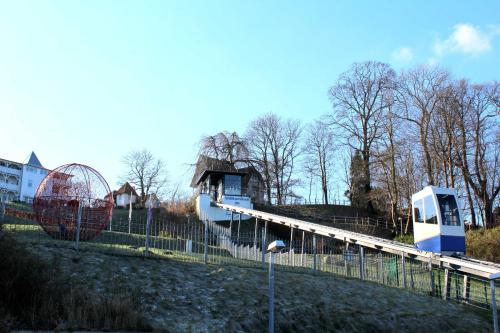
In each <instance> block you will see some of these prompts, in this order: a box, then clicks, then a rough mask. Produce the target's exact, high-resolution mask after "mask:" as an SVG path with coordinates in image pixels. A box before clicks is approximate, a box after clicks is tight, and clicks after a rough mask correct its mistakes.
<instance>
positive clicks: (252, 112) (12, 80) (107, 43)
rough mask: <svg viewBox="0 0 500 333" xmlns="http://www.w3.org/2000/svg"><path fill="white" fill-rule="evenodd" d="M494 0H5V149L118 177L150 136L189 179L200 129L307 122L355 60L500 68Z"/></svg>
mask: <svg viewBox="0 0 500 333" xmlns="http://www.w3.org/2000/svg"><path fill="white" fill-rule="evenodd" d="M498 13H500V2H499V1H481V2H471V1H439V2H437V1H414V2H410V1H400V2H395V1H373V2H368V1H366V2H361V1H356V2H353V1H345V2H340V1H335V2H334V1H31V2H30V1H7V2H0V156H1V157H2V158H7V159H10V160H16V161H23V160H24V159H25V158H26V157H27V156H28V154H29V152H31V151H32V150H34V151H35V152H36V153H37V155H38V157H39V158H40V160H41V162H42V163H43V164H44V165H45V166H46V167H48V168H55V167H57V166H59V165H61V164H65V163H70V162H80V163H84V164H88V165H90V166H92V167H94V168H96V169H97V170H98V171H100V172H101V173H102V174H103V175H104V177H105V178H106V179H107V180H108V182H109V184H110V186H111V187H116V184H117V180H118V177H119V175H120V174H122V173H123V171H124V170H123V166H122V164H121V162H120V160H121V157H122V156H123V155H124V154H126V153H127V152H128V151H130V150H132V149H140V148H148V149H149V150H151V151H152V152H153V153H154V154H156V155H157V156H158V157H161V158H162V159H163V160H165V161H166V163H167V164H168V168H169V173H170V179H171V180H172V181H173V182H175V181H178V180H182V181H183V184H185V186H186V189H187V183H188V182H187V180H188V179H189V178H190V176H191V175H190V173H187V172H186V169H187V167H186V164H187V163H191V162H193V161H194V159H195V154H196V143H197V142H198V140H199V138H200V137H201V136H202V135H203V134H212V133H215V132H218V131H221V130H230V131H232V130H236V131H238V132H243V131H244V129H245V127H246V126H247V124H248V122H249V121H250V120H251V119H253V118H255V117H256V116H258V115H261V114H263V113H267V112H269V111H272V112H275V113H277V114H279V115H281V116H283V117H292V118H296V119H300V120H301V121H302V122H303V123H304V124H306V123H307V122H309V121H311V120H312V119H315V118H317V117H319V116H321V115H323V114H325V113H327V112H329V111H330V109H331V106H330V103H329V100H328V97H327V90H328V88H329V87H330V86H331V85H332V84H333V83H334V82H335V80H336V78H337V77H338V75H339V74H340V73H342V72H343V71H345V70H347V69H348V67H349V65H350V64H351V63H353V62H356V61H365V60H379V61H383V62H388V63H390V64H391V65H392V66H393V67H394V68H395V69H398V70H399V69H401V68H406V67H409V66H413V65H416V64H420V63H432V64H439V65H441V66H444V67H446V68H448V69H450V70H451V71H452V72H453V74H454V75H455V77H466V78H469V79H471V80H472V81H476V82H481V81H488V80H498V79H499V77H500V75H499V74H500V15H499V14H498Z"/></svg>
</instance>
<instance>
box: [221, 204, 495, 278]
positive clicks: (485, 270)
mask: <svg viewBox="0 0 500 333" xmlns="http://www.w3.org/2000/svg"><path fill="white" fill-rule="evenodd" d="M217 206H218V207H220V208H222V209H225V210H227V211H230V212H234V213H237V214H244V215H248V216H251V217H254V218H258V219H260V220H262V221H268V222H271V223H276V224H280V225H285V226H288V227H290V228H294V229H298V230H303V231H306V232H311V233H313V234H317V235H322V236H326V237H330V238H334V239H337V240H340V241H343V242H345V243H350V244H356V245H359V246H363V247H367V248H371V249H375V250H378V251H382V252H387V253H392V254H397V255H403V256H405V257H407V258H412V259H415V260H419V261H422V262H427V263H429V264H432V265H436V266H439V267H443V268H448V269H452V270H454V271H459V272H463V273H467V274H471V275H474V276H478V277H482V278H486V279H488V280H495V279H499V278H500V264H496V263H491V262H486V261H481V260H477V259H472V258H467V257H460V258H458V257H451V256H443V255H440V254H436V253H433V252H427V251H422V250H419V249H416V248H415V247H414V246H412V245H408V244H404V243H400V242H396V241H393V240H388V239H384V238H379V237H375V236H369V235H365V234H360V233H356V232H352V231H347V230H344V229H338V228H334V227H329V226H324V225H320V224H316V223H312V222H306V221H302V220H298V219H294V218H289V217H285V216H280V215H276V214H271V213H266V212H262V211H258V210H254V209H246V208H241V207H238V206H231V205H225V204H217Z"/></svg>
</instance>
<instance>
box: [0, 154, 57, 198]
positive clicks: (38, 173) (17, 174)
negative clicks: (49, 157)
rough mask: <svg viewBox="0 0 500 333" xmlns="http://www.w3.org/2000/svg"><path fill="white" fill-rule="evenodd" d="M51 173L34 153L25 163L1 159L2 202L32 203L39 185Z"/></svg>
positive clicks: (0, 190) (0, 184) (0, 186)
mask: <svg viewBox="0 0 500 333" xmlns="http://www.w3.org/2000/svg"><path fill="white" fill-rule="evenodd" d="M49 172H50V170H48V169H46V168H44V167H43V166H42V164H41V163H40V161H39V160H38V157H37V156H36V154H35V153H34V152H31V154H30V155H29V157H28V159H27V160H26V162H25V163H19V162H13V161H9V160H6V159H2V158H0V201H3V202H9V201H15V200H19V201H24V202H28V203H31V202H32V200H33V197H34V196H35V192H36V190H37V188H38V185H40V183H41V181H42V180H43V179H44V178H45V176H46V175H47V174H48V173H49Z"/></svg>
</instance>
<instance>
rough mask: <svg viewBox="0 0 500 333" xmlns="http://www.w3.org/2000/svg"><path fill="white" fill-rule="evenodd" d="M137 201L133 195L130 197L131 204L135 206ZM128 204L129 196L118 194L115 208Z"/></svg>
mask: <svg viewBox="0 0 500 333" xmlns="http://www.w3.org/2000/svg"><path fill="white" fill-rule="evenodd" d="M136 201H137V197H136V196H135V195H132V204H135V203H136ZM129 204H130V194H128V193H123V194H118V195H117V196H116V205H117V206H123V207H125V206H128V205H129Z"/></svg>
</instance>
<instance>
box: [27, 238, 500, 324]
mask: <svg viewBox="0 0 500 333" xmlns="http://www.w3.org/2000/svg"><path fill="white" fill-rule="evenodd" d="M33 250H34V251H35V252H37V253H40V254H41V255H42V256H43V257H44V258H45V260H47V261H49V262H52V261H53V260H55V259H53V258H57V260H58V261H59V264H58V265H59V266H60V267H61V269H62V271H63V272H64V274H72V275H74V276H77V277H79V280H80V283H81V284H82V285H84V286H85V288H86V289H88V290H91V291H92V293H95V294H99V295H101V297H102V298H103V299H109V297H111V298H112V297H113V296H116V295H118V294H120V292H123V291H124V290H126V291H128V290H132V291H133V294H134V295H135V297H137V300H138V302H137V305H136V308H137V309H138V311H140V312H141V313H142V314H143V315H144V316H145V318H146V320H147V322H148V324H150V325H151V326H152V327H153V329H154V330H156V331H163V332H264V331H266V330H267V318H268V312H267V301H268V294H267V292H268V289H267V287H268V285H267V272H266V271H265V270H262V269H252V268H241V267H236V266H224V267H221V266H216V265H203V264H199V263H194V262H181V261H179V260H177V258H176V257H175V256H174V255H172V256H170V259H143V258H135V257H120V256H111V255H105V254H102V253H95V252H76V251H74V250H71V249H61V248H54V247H47V246H44V245H41V244H38V245H33ZM275 314H276V331H277V332H331V331H336V332H422V331H448V332H470V331H474V332H488V331H490V330H491V322H490V321H489V320H488V319H487V318H486V319H485V318H484V317H483V316H482V315H481V314H478V313H476V312H474V311H473V310H472V309H471V308H470V307H465V306H461V305H458V304H454V303H451V302H446V301H442V300H440V299H437V298H431V297H425V296H421V295H416V294H414V293H411V292H409V291H405V290H401V289H397V288H388V287H384V286H380V285H377V284H373V283H369V282H362V281H359V280H356V279H347V278H341V277H335V276H332V275H329V274H318V275H310V274H301V273H292V272H283V271H277V272H276V312H275ZM113 316H114V315H113V314H110V313H108V314H106V316H104V317H106V318H113ZM89 321H90V320H89ZM97 323H98V324H99V325H100V326H97V327H102V325H103V323H102V322H97Z"/></svg>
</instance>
